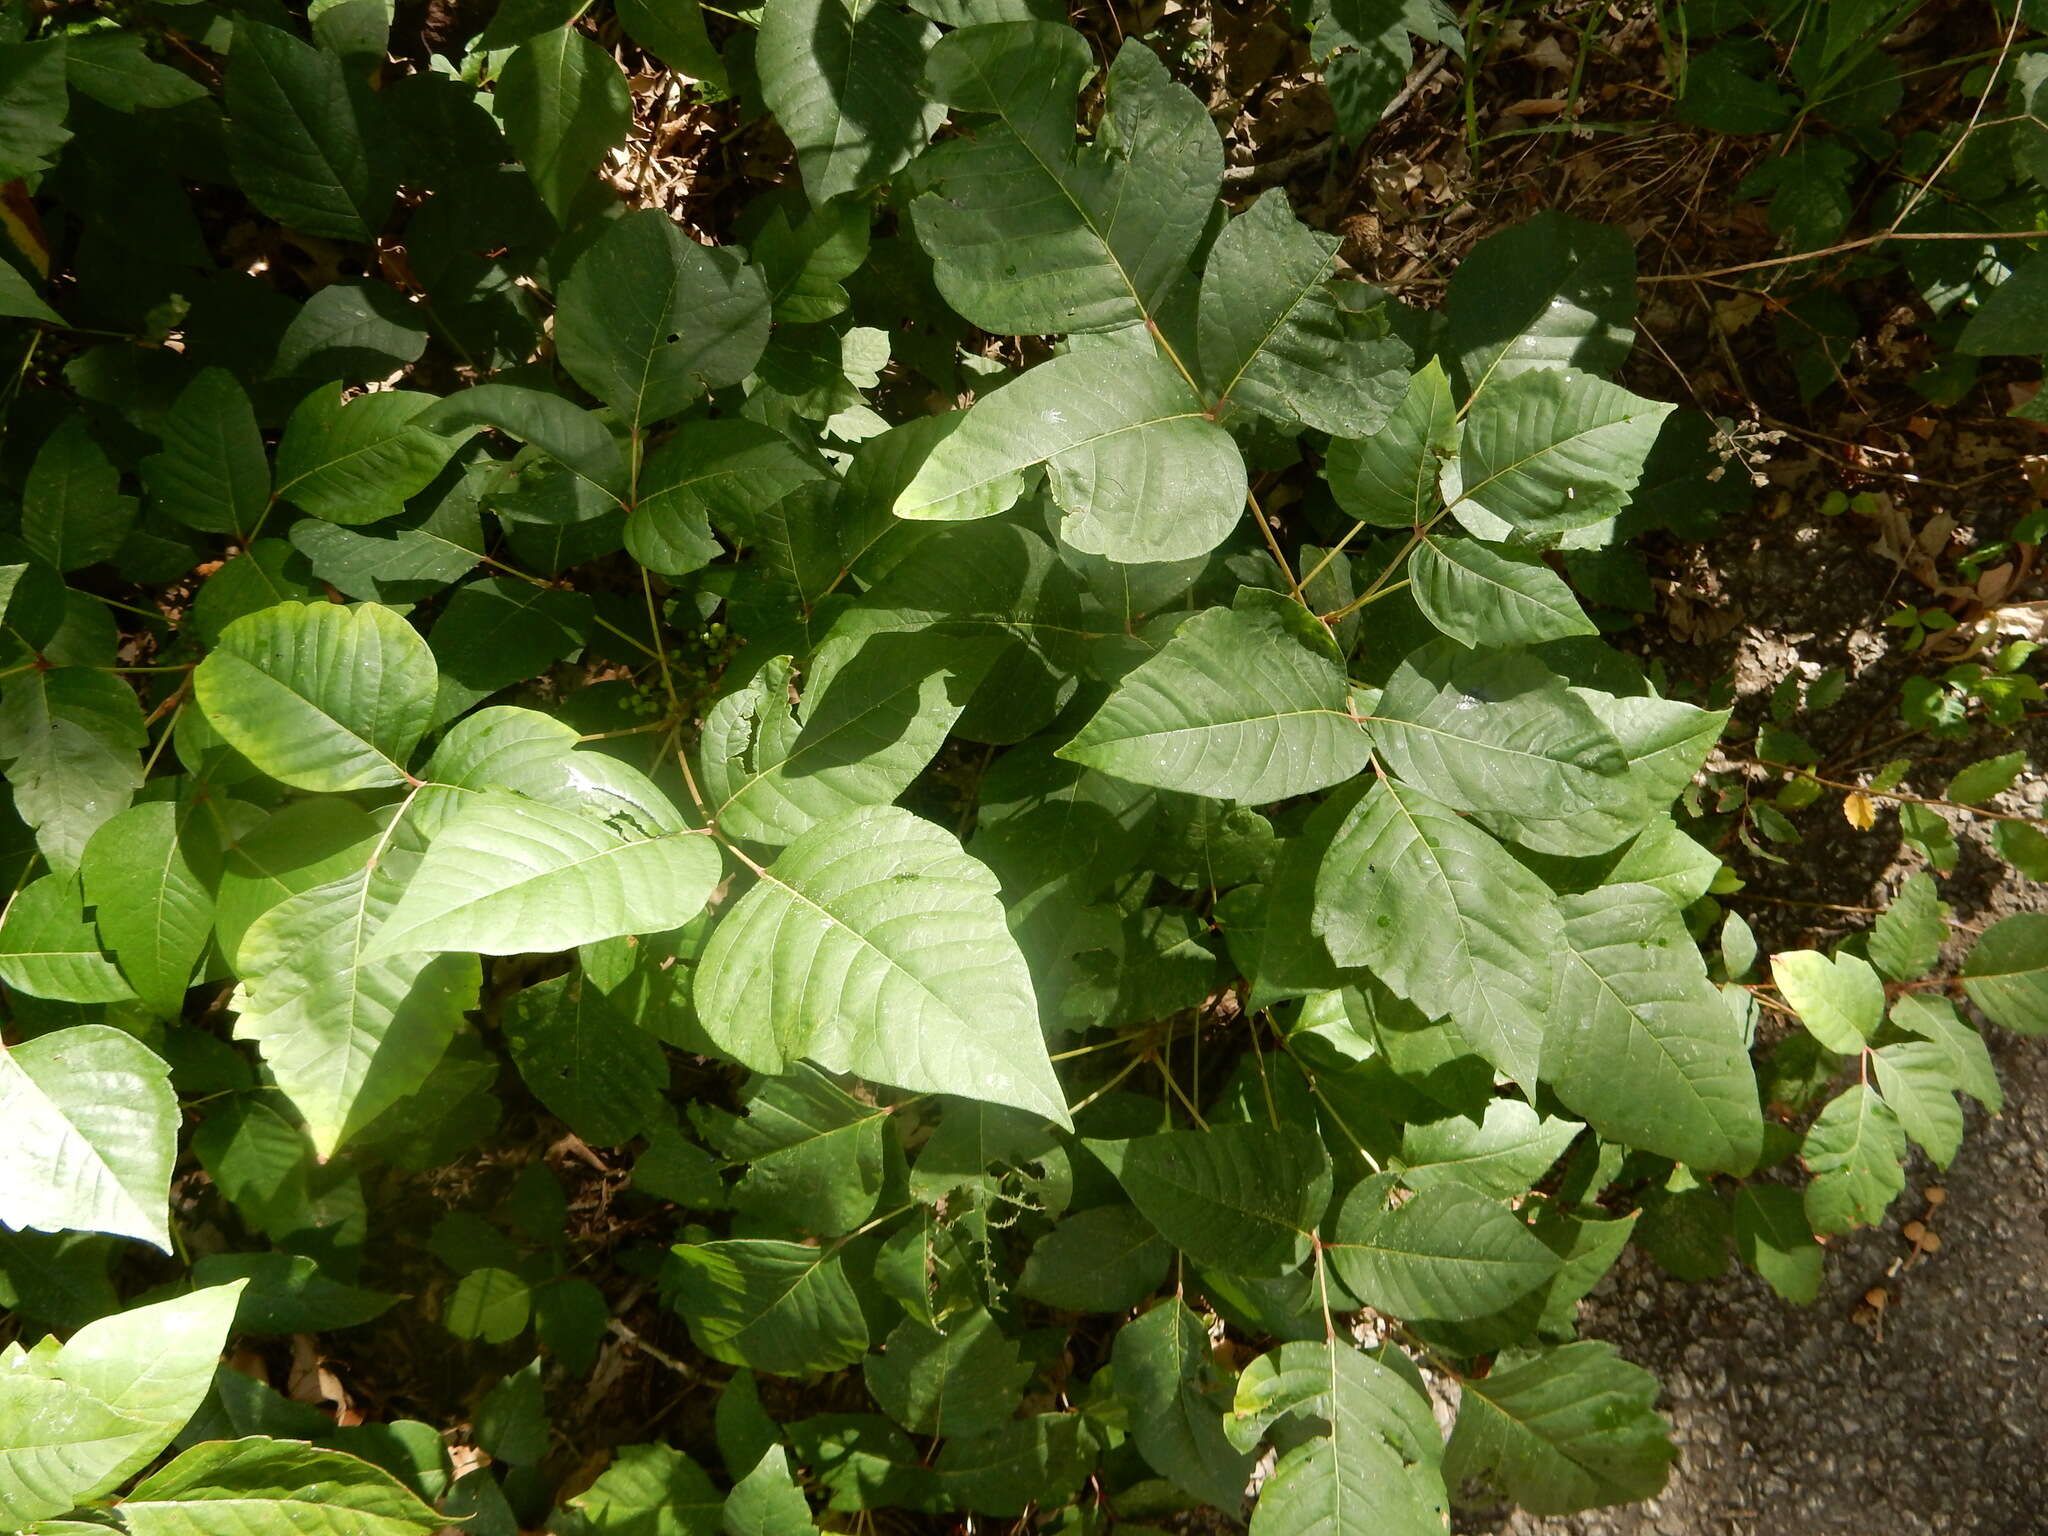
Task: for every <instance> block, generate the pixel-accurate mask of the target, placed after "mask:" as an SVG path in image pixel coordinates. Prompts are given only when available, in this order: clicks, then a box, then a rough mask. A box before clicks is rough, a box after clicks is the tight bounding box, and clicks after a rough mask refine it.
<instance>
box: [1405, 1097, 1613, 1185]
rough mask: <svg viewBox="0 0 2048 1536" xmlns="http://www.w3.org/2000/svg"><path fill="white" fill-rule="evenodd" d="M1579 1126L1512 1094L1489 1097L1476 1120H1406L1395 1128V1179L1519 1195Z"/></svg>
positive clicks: (1569, 1141)
mask: <svg viewBox="0 0 2048 1536" xmlns="http://www.w3.org/2000/svg"><path fill="white" fill-rule="evenodd" d="M1584 1129H1585V1127H1584V1126H1583V1125H1581V1124H1579V1122H1578V1121H1576V1120H1565V1119H1558V1118H1552V1117H1550V1116H1546V1115H1540V1114H1538V1113H1537V1112H1536V1111H1535V1110H1534V1109H1532V1108H1531V1107H1530V1106H1529V1105H1528V1104H1527V1103H1526V1102H1524V1101H1523V1100H1521V1099H1517V1098H1513V1097H1504V1098H1497V1099H1489V1100H1488V1101H1487V1103H1486V1108H1485V1111H1484V1112H1483V1113H1482V1114H1481V1115H1480V1116H1479V1118H1478V1119H1476V1120H1474V1119H1471V1118H1468V1117H1467V1116H1466V1115H1462V1114H1460V1115H1447V1116H1445V1117H1444V1118H1443V1119H1441V1120H1414V1121H1410V1122H1409V1123H1408V1125H1406V1126H1405V1127H1403V1129H1402V1131H1401V1182H1402V1183H1403V1184H1406V1185H1407V1186H1408V1187H1409V1188H1410V1189H1429V1188H1432V1187H1434V1186H1436V1185H1439V1184H1446V1183H1451V1184H1464V1185H1469V1186H1471V1187H1472V1188H1473V1189H1476V1190H1479V1191H1481V1192H1482V1193H1484V1194H1489V1195H1497V1196H1499V1197H1500V1198H1501V1199H1503V1200H1515V1199H1519V1198H1521V1197H1522V1196H1523V1195H1526V1194H1527V1193H1528V1192H1529V1188H1530V1186H1531V1185H1533V1184H1535V1183H1536V1182H1537V1181H1538V1180H1539V1179H1541V1178H1542V1177H1543V1176H1544V1174H1545V1173H1547V1172H1548V1171H1549V1170H1550V1168H1551V1166H1552V1165H1553V1164H1554V1163H1556V1161H1557V1160H1558V1158H1559V1157H1561V1156H1562V1155H1563V1154H1564V1151H1565V1149H1566V1148H1567V1147H1569V1146H1570V1145H1571V1144H1572V1142H1573V1141H1574V1140H1576V1139H1577V1137H1578V1134H1579V1132H1580V1131H1582V1130H1584Z"/></svg>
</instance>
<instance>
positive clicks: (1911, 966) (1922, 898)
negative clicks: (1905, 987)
mask: <svg viewBox="0 0 2048 1536" xmlns="http://www.w3.org/2000/svg"><path fill="white" fill-rule="evenodd" d="M1946 910H1947V909H1946V908H1945V907H1944V906H1943V904H1942V900H1941V897H1940V895H1939V894H1938V893H1937V892H1936V891H1935V888H1934V879H1933V877H1932V876H1931V875H1929V874H1928V873H1927V872H1926V871H1925V870H1920V871H1918V872H1917V873H1915V874H1911V875H1908V876H1907V877H1906V879H1905V881H1904V883H1903V884H1901V885H1900V886H1899V894H1898V895H1897V896H1895V897H1893V898H1892V903H1891V905H1890V906H1888V907H1886V908H1885V909H1884V911H1882V912H1880V913H1879V914H1878V916H1877V921H1876V922H1875V923H1873V924H1871V927H1870V960H1871V964H1873V965H1875V966H1876V967H1877V969H1878V970H1879V971H1880V972H1881V973H1882V974H1883V975H1884V977H1885V979H1886V980H1887V981H1911V980H1913V979H1914V978H1915V977H1916V976H1925V975H1926V974H1927V973H1928V972H1929V971H1931V970H1933V969H1934V965H1935V962H1936V961H1938V960H1939V959H1940V958H1941V945H1942V941H1943V940H1944V939H1946V938H1947V937H1948V923H1947V922H1946V921H1945V915H1946Z"/></svg>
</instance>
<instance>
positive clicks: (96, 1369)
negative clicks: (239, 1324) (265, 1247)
mask: <svg viewBox="0 0 2048 1536" xmlns="http://www.w3.org/2000/svg"><path fill="white" fill-rule="evenodd" d="M241 1290H242V1286H241V1284H240V1283H237V1284H234V1285H218V1286H214V1287H212V1288H211V1289H208V1290H201V1291H195V1292H193V1293H192V1294H191V1295H189V1296H180V1297H177V1298H175V1299H174V1300H171V1301H161V1302H157V1303H154V1304H153V1305H149V1306H141V1307H134V1308H131V1309H130V1310H128V1311H126V1312H121V1313H117V1314H115V1315H114V1316H111V1317H103V1318H100V1319H99V1320H98V1321H97V1322H92V1323H88V1324H86V1325H85V1327H83V1328H81V1329H79V1330H78V1332H76V1333H74V1334H73V1335H72V1336H71V1337H70V1338H69V1339H68V1340H66V1341H65V1343H64V1344H63V1345H62V1346H61V1347H60V1346H59V1345H58V1344H57V1342H56V1340H55V1339H54V1338H46V1339H45V1340H43V1342H41V1343H40V1344H38V1345H37V1346H36V1347H35V1348H34V1349H33V1350H25V1349H23V1347H22V1346H21V1345H20V1344H19V1343H14V1344H9V1345H8V1346H7V1348H6V1349H5V1350H4V1351H0V1525H5V1526H7V1527H8V1528H9V1529H13V1528H15V1527H17V1526H20V1525H24V1524H26V1523H28V1522H29V1521H32V1520H40V1519H44V1518H46V1517H48V1516H51V1515H61V1514H63V1513H64V1512H65V1511H66V1510H69V1509H72V1508H74V1507H76V1506H78V1505H81V1504H85V1503H88V1502H90V1501H91V1500H94V1499H97V1498H99V1497H100V1496H101V1495H102V1494H105V1493H108V1492H110V1491H111V1490H112V1489H114V1488H115V1487H117V1486H119V1485H120V1483H121V1482H122V1481H123V1480H124V1479H126V1478H127V1477H129V1476H130V1475H131V1474H133V1473H135V1472H136V1471H138V1470H140V1469H141V1468H142V1467H143V1466H145V1465H147V1464H148V1463H149V1461H150V1460H151V1459H152V1458H154V1457H155V1456H156V1454H157V1453H158V1452H159V1451H161V1450H162V1449H163V1448H164V1447H165V1446H167V1445H169V1444H170V1443H171V1437H172V1436H173V1435H175V1434H176V1433H177V1432H178V1431H179V1430H180V1429H182V1428H183V1427H184V1425H185V1421H186V1420H188V1419H190V1418H191V1417H192V1415H193V1413H194V1412H196V1411H197V1410H198V1408H199V1405H200V1403H201V1401H202V1400H204V1398H205V1396H206V1390H207V1388H208V1387H209V1386H211V1385H212V1383H213V1373H214V1367H215V1365H216V1364H217V1363H218V1362H219V1359H220V1352H221V1348H222V1346H223V1345H225V1344H226V1343H227V1334H228V1328H229V1325H230V1323H231V1322H232V1321H233V1319H234V1315H235V1302H236V1298H237V1297H238V1296H239V1295H240V1293H241Z"/></svg>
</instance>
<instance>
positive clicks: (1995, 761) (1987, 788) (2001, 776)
mask: <svg viewBox="0 0 2048 1536" xmlns="http://www.w3.org/2000/svg"><path fill="white" fill-rule="evenodd" d="M2026 766H2027V754H2026V753H2024V752H2004V753H2000V754H1999V755H1998V756H1997V757H1987V758H1984V759H1982V760H1981V761H1979V762H1974V763H1971V764H1970V765H1969V766H1968V767H1966V768H1964V769H1963V770H1962V771H1961V772H1959V773H1958V774H1957V775H1956V776H1955V777H1954V778H1953V779H1950V780H1949V783H1948V789H1947V790H1946V792H1945V795H1946V798H1948V799H1950V800H1953V801H1954V802H1955V803H1956V804H1957V805H1981V804H1983V803H1984V802H1985V801H1986V800H1989V799H1991V798H1992V797H1993V796H1995V795H2002V794H2004V793H2005V792H2006V791H2007V790H2008V789H2010V788H2012V785H2013V780H2015V779H2017V778H2018V777H2019V776H2020V771H2021V770H2022V769H2024V768H2025V767H2026Z"/></svg>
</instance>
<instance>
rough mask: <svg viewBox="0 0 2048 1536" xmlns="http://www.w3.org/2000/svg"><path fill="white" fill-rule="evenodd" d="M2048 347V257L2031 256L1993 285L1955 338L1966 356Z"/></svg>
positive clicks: (2003, 354)
mask: <svg viewBox="0 0 2048 1536" xmlns="http://www.w3.org/2000/svg"><path fill="white" fill-rule="evenodd" d="M2043 349H2048V261H2043V260H2041V259H2040V258H2039V257H2038V256H2029V257H2027V258H2026V259H2025V260H2023V261H2021V262H2020V263H2018V264H2017V265H2016V266H2015V267H2014V268H2013V269H2012V272H2011V274H2010V275H2008V276H2007V278H2006V280H2005V281H2004V282H2002V283H2000V284H1999V285H1998V286H1997V287H1996V288H1993V289H1992V290H1991V292H1990V295H1989V296H1988V297H1987V298H1986V299H1985V300H1984V302H1983V303H1982V304H1980V305H1978V306H1977V312H1976V313H1975V314H1973V315H1972V316H1970V320H1969V324H1967V325H1965V326H1964V327H1963V333H1962V335H1961V336H1959V337H1958V338H1957V339H1956V350H1957V351H1958V352H1961V353H1962V354H1963V355H1964V356H1966V357H2010V356H2013V355H2026V354H2030V353H2034V352H2039V351H2042V350H2043Z"/></svg>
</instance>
